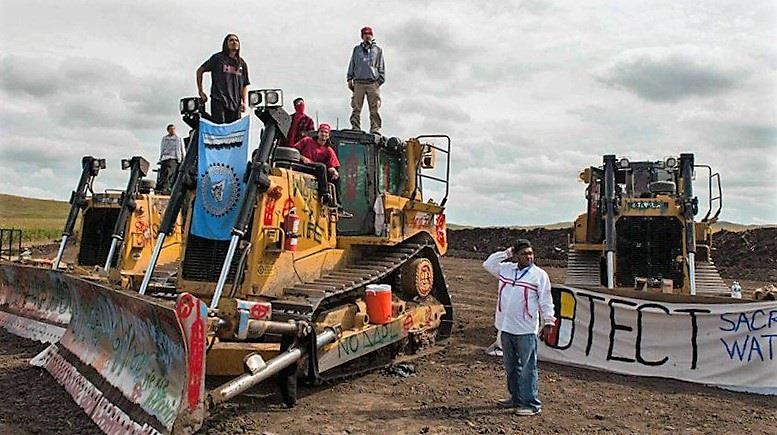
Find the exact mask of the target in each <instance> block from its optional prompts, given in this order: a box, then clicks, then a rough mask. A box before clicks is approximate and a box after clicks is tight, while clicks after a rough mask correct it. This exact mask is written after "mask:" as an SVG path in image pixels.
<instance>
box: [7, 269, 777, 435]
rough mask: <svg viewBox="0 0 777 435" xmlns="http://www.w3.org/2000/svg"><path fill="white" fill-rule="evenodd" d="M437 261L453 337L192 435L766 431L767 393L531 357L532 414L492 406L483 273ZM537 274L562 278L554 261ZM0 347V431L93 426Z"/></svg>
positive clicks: (497, 367)
mask: <svg viewBox="0 0 777 435" xmlns="http://www.w3.org/2000/svg"><path fill="white" fill-rule="evenodd" d="M443 265H444V267H445V270H446V276H447V278H448V282H449V286H450V289H451V294H452V298H453V301H454V305H455V310H456V326H455V328H454V334H453V337H452V339H451V340H449V341H448V343H447V346H446V347H444V348H443V350H441V351H439V352H437V353H434V354H431V355H427V356H425V357H422V358H419V359H416V360H415V361H413V364H415V368H416V375H415V376H412V377H407V378H402V377H398V376H396V375H392V374H390V373H389V372H387V371H377V372H373V373H370V374H367V375H363V376H359V377H356V378H351V379H348V380H345V381H341V382H338V383H336V384H329V385H325V386H321V387H315V388H304V389H302V391H301V393H300V396H301V397H300V399H299V401H298V405H297V407H296V408H294V409H286V408H285V407H284V406H283V405H282V404H281V403H280V402H279V399H278V396H277V395H275V394H273V393H272V391H267V392H254V393H252V394H250V395H248V396H243V397H240V398H239V400H236V401H233V402H231V403H228V404H227V405H226V406H223V407H221V408H219V409H216V410H215V411H214V412H213V414H212V415H211V418H210V419H209V420H208V422H207V424H206V426H205V428H204V429H203V430H202V431H201V433H208V434H223V433H229V434H231V433H255V434H261V433H277V434H287V433H288V434H308V433H312V434H358V433H371V434H372V433H380V434H384V433H402V434H424V433H429V434H435V433H456V434H459V433H525V434H550V433H563V434H568V433H618V434H622V433H651V434H652V433H688V434H693V433H705V434H706V433H752V434H759V433H777V400H775V398H774V397H767V396H755V395H748V394H740V393H732V392H727V391H723V390H718V389H715V388H710V387H705V386H701V385H694V384H689V383H684V382H678V381H669V380H664V379H648V378H636V377H628V376H619V375H613V374H608V373H602V372H595V371H590V370H584V369H577V368H568V367H563V366H558V365H553V364H548V363H540V370H541V371H540V396H541V399H542V401H543V413H542V415H540V416H537V417H529V418H527V417H517V416H514V415H513V414H511V413H510V412H509V411H506V410H501V409H498V408H497V407H496V406H495V405H494V402H495V401H496V400H497V399H500V398H502V397H504V396H505V394H506V391H505V387H504V383H505V380H504V373H503V370H502V367H501V359H499V358H494V357H489V356H486V355H485V354H484V353H483V349H484V347H486V346H487V345H488V344H490V343H491V342H492V341H493V338H494V333H493V331H492V329H491V326H490V325H491V323H492V316H493V308H494V305H495V292H494V291H492V290H493V289H494V282H493V279H492V278H491V276H490V275H488V274H487V273H486V272H485V271H483V270H482V268H481V266H480V261H477V260H466V259H457V258H445V259H444V260H443ZM547 270H548V271H549V273H550V274H551V278H552V279H553V280H554V281H556V282H560V281H562V282H563V277H564V270H563V269H555V268H547ZM0 343H2V345H1V346H0V386H2V388H3V390H4V391H5V392H6V396H5V398H4V399H0V433H10V434H29V433H33V434H50V433H59V434H91V433H98V431H97V429H96V427H95V426H94V425H93V424H92V423H91V421H90V420H89V419H88V418H87V417H86V416H85V415H84V414H83V413H82V412H81V410H80V409H79V408H78V407H77V406H76V405H75V404H74V403H73V402H72V401H71V400H70V397H69V396H68V395H67V393H65V392H64V390H63V389H62V388H61V387H59V385H57V384H56V382H55V381H54V380H53V379H52V378H51V377H50V376H49V375H48V373H46V372H45V371H42V370H41V369H39V368H37V367H32V366H30V365H29V364H28V361H29V359H30V358H31V357H32V356H33V355H35V354H36V353H37V352H39V351H40V350H42V349H43V346H42V345H39V344H32V343H30V342H28V341H26V340H23V339H20V338H17V337H15V336H13V335H10V334H8V333H6V332H5V331H2V332H0Z"/></svg>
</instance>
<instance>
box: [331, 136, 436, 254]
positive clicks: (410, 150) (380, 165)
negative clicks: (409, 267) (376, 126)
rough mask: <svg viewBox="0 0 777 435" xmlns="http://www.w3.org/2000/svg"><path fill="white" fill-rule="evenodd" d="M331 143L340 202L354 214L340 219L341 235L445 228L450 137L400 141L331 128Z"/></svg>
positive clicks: (391, 236) (388, 235)
mask: <svg viewBox="0 0 777 435" xmlns="http://www.w3.org/2000/svg"><path fill="white" fill-rule="evenodd" d="M331 141H332V143H333V146H334V147H335V150H336V152H337V154H338V158H339V160H340V173H341V181H340V189H339V190H340V194H339V195H340V201H341V203H342V206H343V209H344V210H345V211H347V212H348V213H349V214H351V215H352V217H350V218H347V219H340V220H339V221H338V224H337V232H338V234H339V235H340V236H346V237H355V238H357V239H355V240H365V238H369V237H377V238H381V239H388V240H389V241H400V240H404V239H407V238H408V237H411V236H412V235H413V234H414V233H415V232H416V230H419V229H424V230H427V231H430V232H432V233H434V232H435V231H436V229H435V228H438V229H439V227H441V226H444V214H443V212H444V207H445V203H446V202H447V198H448V189H449V176H450V159H449V156H450V138H449V137H447V136H444V135H428V136H419V137H416V138H411V139H409V140H407V141H401V140H400V139H398V138H385V137H382V136H378V135H374V134H370V133H364V132H359V131H353V130H341V131H334V132H332V139H331ZM425 181H426V184H427V187H428V191H427V192H424V182H425ZM432 192H433V195H432V194H430V193H432ZM433 196H437V199H434V198H433ZM446 248H447V244H446V243H445V241H444V237H441V238H440V240H439V241H438V249H440V250H441V252H444V251H445V249H446Z"/></svg>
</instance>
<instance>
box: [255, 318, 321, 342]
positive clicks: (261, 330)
mask: <svg viewBox="0 0 777 435" xmlns="http://www.w3.org/2000/svg"><path fill="white" fill-rule="evenodd" d="M300 329H302V330H303V332H306V333H309V332H310V331H308V330H306V329H307V328H306V327H305V326H304V325H301V324H300V323H299V322H273V321H272V320H249V321H248V338H259V337H261V336H262V335H264V334H267V333H270V334H283V335H296V334H297V333H298V332H300Z"/></svg>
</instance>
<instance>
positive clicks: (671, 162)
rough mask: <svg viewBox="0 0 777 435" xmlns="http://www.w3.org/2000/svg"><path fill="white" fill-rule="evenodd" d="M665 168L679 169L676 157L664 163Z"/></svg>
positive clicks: (668, 158)
mask: <svg viewBox="0 0 777 435" xmlns="http://www.w3.org/2000/svg"><path fill="white" fill-rule="evenodd" d="M664 166H665V167H666V168H667V169H674V168H676V167H677V159H676V158H675V157H667V158H666V160H665V161H664Z"/></svg>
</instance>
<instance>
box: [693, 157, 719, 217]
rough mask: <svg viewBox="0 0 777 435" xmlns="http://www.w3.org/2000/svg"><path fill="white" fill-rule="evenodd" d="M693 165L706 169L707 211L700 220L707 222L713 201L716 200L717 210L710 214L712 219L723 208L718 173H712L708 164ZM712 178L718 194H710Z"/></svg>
mask: <svg viewBox="0 0 777 435" xmlns="http://www.w3.org/2000/svg"><path fill="white" fill-rule="evenodd" d="M693 167H694V168H705V169H707V213H706V214H705V215H704V218H702V220H701V221H702V222H707V220H708V219H709V218H710V215H711V214H712V203H713V202H714V201H717V210H715V214H714V215H713V216H712V219H717V218H718V216H719V215H720V211H721V210H722V209H723V190H722V189H721V187H720V173H719V172H715V173H713V172H712V167H711V166H710V165H693ZM713 179H715V180H716V181H717V186H718V196H713V195H712V180H713Z"/></svg>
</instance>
